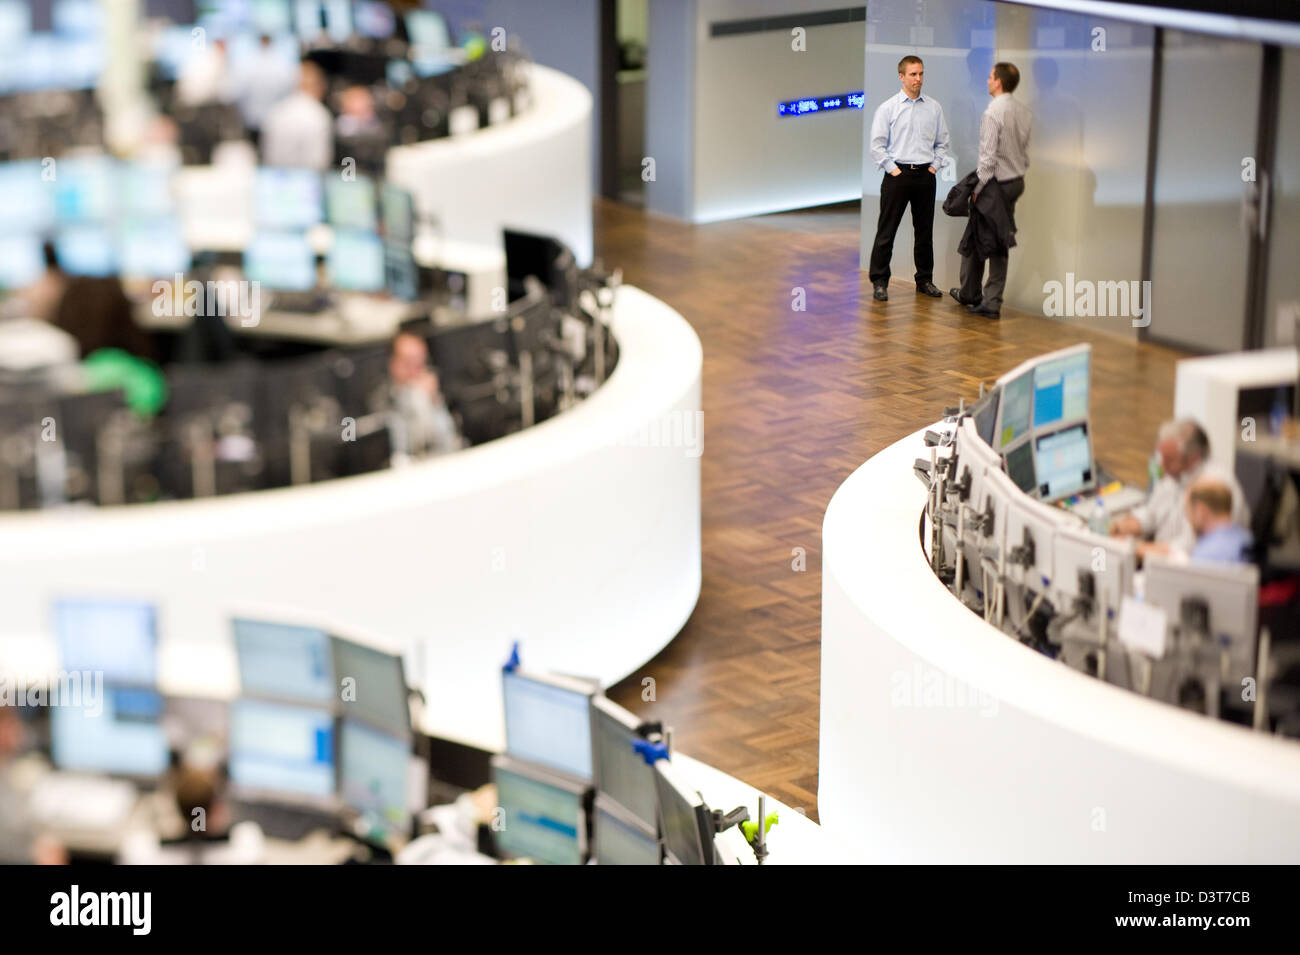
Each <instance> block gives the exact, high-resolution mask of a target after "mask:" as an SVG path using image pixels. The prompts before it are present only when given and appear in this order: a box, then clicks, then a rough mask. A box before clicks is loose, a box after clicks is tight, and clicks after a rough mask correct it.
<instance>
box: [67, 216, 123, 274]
mask: <svg viewBox="0 0 1300 955" xmlns="http://www.w3.org/2000/svg"><path fill="white" fill-rule="evenodd" d="M54 254H55V256H56V257H57V258H58V260H59V267H60V268H61V269H63V271H65V272H67V273H68V274H69V275H90V276H94V277H96V278H107V277H108V276H110V275H115V274H117V247H116V245H115V244H114V242H113V236H112V233H110V232H109V230H108V228H107V227H105V226H99V225H84V226H69V227H68V228H66V229H60V230H59V232H58V233H57V234H56V235H55V237H54Z"/></svg>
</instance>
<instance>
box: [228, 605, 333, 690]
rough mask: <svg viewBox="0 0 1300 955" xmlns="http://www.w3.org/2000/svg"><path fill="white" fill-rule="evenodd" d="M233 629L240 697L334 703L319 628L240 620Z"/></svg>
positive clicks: (327, 643) (325, 641)
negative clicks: (241, 695) (240, 689)
mask: <svg viewBox="0 0 1300 955" xmlns="http://www.w3.org/2000/svg"><path fill="white" fill-rule="evenodd" d="M232 625H233V628H234V631H235V656H236V659H237V660H238V662H239V682H240V686H241V688H242V692H243V694H244V695H245V696H258V697H268V698H271V699H277V700H296V701H301V702H304V703H321V704H329V703H331V702H332V701H333V700H334V699H335V689H334V688H335V686H336V685H337V684H336V682H335V680H334V673H333V666H332V660H331V650H330V638H329V636H328V635H327V634H326V633H325V631H324V630H318V629H316V628H315V627H299V626H295V625H292V624H284V623H268V622H265V621H261V620H244V619H236V620H234V621H232Z"/></svg>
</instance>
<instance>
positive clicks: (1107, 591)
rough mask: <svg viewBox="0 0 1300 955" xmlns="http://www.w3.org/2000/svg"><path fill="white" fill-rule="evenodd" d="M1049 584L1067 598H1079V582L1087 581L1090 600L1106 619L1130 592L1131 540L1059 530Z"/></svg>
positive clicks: (1080, 531)
mask: <svg viewBox="0 0 1300 955" xmlns="http://www.w3.org/2000/svg"><path fill="white" fill-rule="evenodd" d="M1052 548H1053V550H1052V570H1053V577H1052V582H1053V583H1054V584H1055V586H1056V590H1057V591H1059V592H1060V593H1061V594H1063V595H1064V596H1065V597H1067V598H1071V599H1073V598H1076V597H1082V596H1083V595H1084V594H1083V589H1082V588H1081V587H1080V578H1081V577H1082V578H1083V579H1091V580H1092V589H1093V599H1094V601H1095V602H1096V604H1097V605H1098V606H1099V607H1100V608H1101V610H1102V612H1103V613H1105V614H1106V616H1107V617H1108V618H1109V617H1110V616H1112V615H1114V614H1117V613H1118V612H1119V608H1120V604H1121V602H1122V601H1123V599H1124V597H1126V596H1127V595H1129V594H1131V593H1132V592H1133V573H1134V570H1135V567H1136V560H1137V558H1136V555H1135V552H1134V547H1133V542H1132V540H1129V539H1126V538H1120V537H1101V536H1100V535H1097V534H1093V533H1090V532H1089V531H1087V530H1084V529H1083V528H1077V529H1076V528H1069V527H1062V528H1060V529H1059V530H1057V532H1056V534H1055V535H1054V537H1053V544H1052Z"/></svg>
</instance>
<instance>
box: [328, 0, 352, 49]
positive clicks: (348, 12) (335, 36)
mask: <svg viewBox="0 0 1300 955" xmlns="http://www.w3.org/2000/svg"><path fill="white" fill-rule="evenodd" d="M325 32H326V33H327V34H329V38H330V39H331V40H333V41H334V42H335V43H345V42H347V39H348V37H350V36H352V0H325Z"/></svg>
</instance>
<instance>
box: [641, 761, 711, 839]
mask: <svg viewBox="0 0 1300 955" xmlns="http://www.w3.org/2000/svg"><path fill="white" fill-rule="evenodd" d="M654 780H655V790H656V792H657V794H658V798H659V826H660V831H661V832H662V833H663V836H664V852H665V854H666V855H667V857H668V860H669V861H670V862H671V863H673V864H676V865H713V862H714V858H713V835H714V833H713V816H712V813H710V812H709V807H708V806H707V805H706V804H705V802H704V797H703V796H701V795H700V794H699V791H698V790H696V789H695V787H693V786H691V785H690V784H689V783H687V782H686V780H685V779H683V778H682V776H681V774H680V773H679V772H678V771H677V769H676V767H674V766H673V764H672V763H671V762H670V761H669V760H666V759H661V760H658V761H657V762H656V763H655V764H654Z"/></svg>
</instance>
